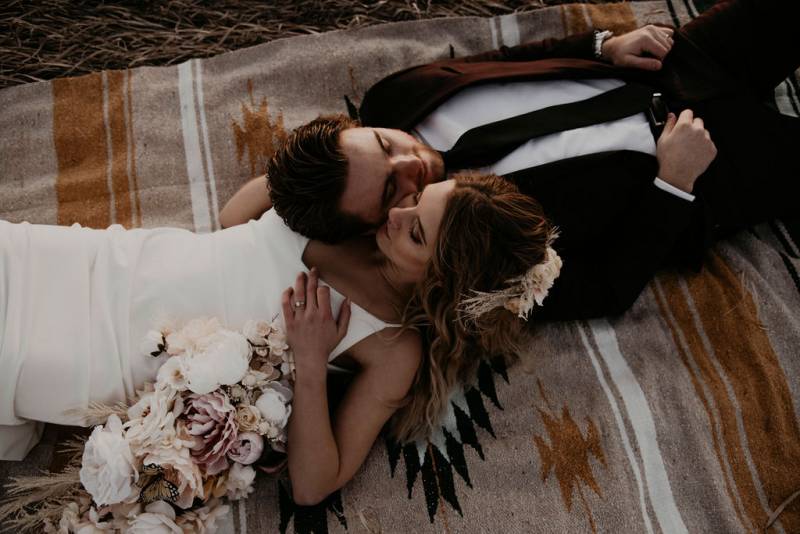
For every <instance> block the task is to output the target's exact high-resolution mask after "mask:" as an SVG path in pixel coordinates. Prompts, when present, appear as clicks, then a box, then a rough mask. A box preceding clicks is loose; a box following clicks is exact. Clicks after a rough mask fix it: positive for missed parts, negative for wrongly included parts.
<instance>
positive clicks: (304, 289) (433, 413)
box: [0, 176, 560, 505]
mask: <svg viewBox="0 0 800 534" xmlns="http://www.w3.org/2000/svg"><path fill="white" fill-rule="evenodd" d="M499 229H502V232H501V231H499ZM552 238H553V232H552V228H551V227H550V225H549V223H548V222H547V220H546V219H545V218H544V216H543V213H542V210H541V208H540V207H539V205H538V204H537V203H536V202H535V201H534V200H532V199H531V198H530V197H528V196H526V195H523V194H521V193H519V192H518V191H517V190H516V188H515V186H513V185H511V184H509V183H508V182H506V181H504V180H502V179H500V178H497V177H495V176H461V177H457V178H455V179H452V180H447V181H444V182H439V183H436V184H432V185H428V186H427V187H426V188H425V189H424V190H423V191H422V192H421V193H418V194H415V195H413V196H409V197H406V198H405V199H403V201H402V202H401V203H400V205H398V206H397V207H395V208H392V209H391V210H390V212H389V217H388V220H387V221H386V223H385V224H384V225H383V226H382V227H381V228H380V229H379V231H378V232H377V234H376V235H375V236H370V237H367V236H365V237H361V238H357V239H354V240H351V241H348V242H345V243H343V244H338V245H330V244H325V243H322V242H318V241H309V240H308V239H306V238H304V237H302V236H301V235H299V234H297V233H294V232H292V231H291V230H290V229H289V228H288V227H287V226H286V225H285V224H284V223H283V221H282V220H281V219H280V217H278V215H276V214H275V212H274V211H272V210H271V211H268V212H266V213H265V214H264V215H263V216H261V218H260V219H258V220H257V221H250V222H249V223H247V224H244V225H240V226H235V227H232V228H228V229H225V230H222V231H219V232H216V233H212V234H203V235H201V234H194V233H192V232H189V231H186V230H181V229H175V228H156V229H133V230H125V229H124V228H122V227H120V226H112V227H110V228H108V229H106V230H93V229H88V228H81V227H79V226H78V225H74V226H72V227H57V226H45V225H32V224H28V223H20V224H12V223H9V222H5V221H0V274H2V279H1V280H2V283H1V284H0V325H2V327H1V328H2V330H0V331H1V332H2V337H1V338H0V425H2V426H0V459H17V460H18V459H22V458H24V456H25V455H26V454H27V452H28V451H29V450H30V449H31V448H32V447H33V446H34V445H35V444H36V442H37V441H38V438H39V433H40V429H41V426H42V422H49V423H55V424H78V423H79V421H77V420H75V418H74V417H71V416H69V415H66V412H67V410H69V409H74V408H82V407H86V406H87V405H88V403H89V402H91V401H102V402H114V401H123V400H125V399H126V398H129V397H130V396H132V395H133V394H134V392H135V390H136V388H137V387H140V386H141V385H142V384H143V383H144V382H146V381H152V380H153V379H154V377H155V374H156V371H157V369H158V367H159V366H160V364H161V363H162V359H161V358H163V357H164V356H161V357H160V358H153V357H152V356H150V355H149V354H145V353H144V352H143V351H142V350H141V348H140V345H141V343H142V341H143V340H144V339H145V336H146V333H147V332H148V331H149V330H152V329H153V328H158V327H159V326H160V325H162V324H164V323H165V322H169V321H178V322H179V321H185V320H188V319H191V318H195V317H202V316H206V317H217V318H219V319H220V321H221V322H222V323H223V324H225V325H226V326H228V327H240V326H241V325H242V324H243V323H244V322H245V321H247V320H248V319H257V320H272V319H274V318H278V317H279V316H281V315H282V319H283V321H284V324H285V326H286V330H287V339H288V342H289V344H290V346H291V347H292V349H293V352H294V355H295V364H296V382H295V385H294V387H295V394H294V400H293V417H292V418H291V419H290V421H289V447H288V469H289V475H290V478H291V480H292V490H293V493H294V498H295V501H296V502H297V503H298V504H301V505H309V504H314V503H317V502H319V501H321V500H322V499H324V498H325V497H326V496H327V495H328V494H330V493H331V492H333V491H335V490H336V489H338V488H340V487H341V486H343V485H344V484H345V483H346V482H347V481H348V480H350V479H351V478H352V477H353V475H354V474H355V472H356V471H357V469H358V468H359V467H360V465H361V464H362V463H363V461H364V459H365V458H366V455H367V453H368V452H369V450H370V448H371V446H372V444H373V442H374V441H375V439H376V437H377V436H378V434H379V432H380V431H381V429H382V428H383V426H384V425H385V423H386V422H387V421H389V420H390V419H391V432H392V433H393V434H394V435H395V436H396V437H397V438H398V439H400V440H407V439H412V438H416V437H420V436H424V435H425V434H426V433H427V432H429V431H430V429H431V428H432V427H433V426H434V425H435V424H436V421H437V419H438V417H439V414H440V413H441V411H442V409H443V407H444V406H445V404H446V402H447V401H448V395H449V392H450V389H451V388H452V387H453V386H454V385H456V383H457V382H458V381H461V380H467V379H468V378H469V377H470V373H471V372H472V371H474V369H475V368H476V366H477V364H478V362H479V358H480V357H481V355H482V354H485V353H486V352H489V353H490V354H504V353H505V354H509V355H511V353H513V352H514V350H515V348H516V342H517V340H518V339H519V338H518V334H519V332H520V330H521V322H520V321H519V320H518V319H517V315H520V316H524V315H525V314H526V313H527V312H528V311H530V308H531V306H532V305H533V299H538V300H539V301H541V298H542V294H541V292H542V291H544V292H545V294H546V289H547V284H546V283H544V284H540V283H538V284H537V283H533V285H531V284H532V282H531V280H533V278H531V273H534V272H535V273H538V274H537V275H536V277H534V278H537V277H538V278H537V279H539V278H541V276H540V275H541V273H542V269H545V270H549V272H550V274H549V275H548V276H550V281H551V282H552V278H553V277H555V276H556V275H557V272H558V268H559V267H560V260H559V259H558V257H557V256H556V255H555V253H554V252H553V251H552V249H551V248H550V247H549V245H550V242H551V240H552ZM297 273H299V274H297ZM526 275H527V277H526ZM509 282H510V284H509ZM537 292H538V293H537ZM343 295H347V296H348V298H345V297H344V296H343ZM337 310H338V313H334V312H336V311H337ZM328 370H337V371H343V372H352V373H354V378H353V379H352V381H351V383H350V385H349V386H348V389H347V391H346V393H345V395H344V397H343V399H342V400H341V402H340V404H339V406H338V407H337V409H336V413H335V414H334V416H333V417H332V418H331V417H330V416H329V412H328V404H327V403H328V400H327V389H326V388H327V385H326V374H327V371H328Z"/></svg>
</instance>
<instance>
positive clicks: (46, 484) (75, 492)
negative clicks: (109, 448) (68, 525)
mask: <svg viewBox="0 0 800 534" xmlns="http://www.w3.org/2000/svg"><path fill="white" fill-rule="evenodd" d="M4 489H5V491H6V494H7V495H8V497H7V498H5V499H4V500H3V501H0V525H3V527H4V528H9V529H15V530H18V531H20V532H41V531H42V530H43V528H44V524H45V522H47V521H49V522H50V523H53V524H57V523H58V520H59V519H60V517H61V514H62V511H63V509H64V506H66V504H67V503H69V502H72V501H75V500H76V499H78V498H79V497H84V498H86V497H89V495H88V494H87V493H86V492H85V491H84V490H83V489H82V487H81V482H80V466H79V465H77V464H76V463H71V464H70V465H68V466H67V467H66V468H65V469H64V470H63V471H62V472H61V473H47V472H43V473H42V474H41V475H32V476H21V477H12V478H11V479H10V481H9V482H7V483H6V484H5V485H4ZM89 498H90V497H89Z"/></svg>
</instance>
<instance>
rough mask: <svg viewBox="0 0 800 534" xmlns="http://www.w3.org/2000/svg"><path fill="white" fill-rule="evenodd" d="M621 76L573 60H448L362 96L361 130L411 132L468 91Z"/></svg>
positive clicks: (410, 72)
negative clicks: (480, 86) (483, 85)
mask: <svg viewBox="0 0 800 534" xmlns="http://www.w3.org/2000/svg"><path fill="white" fill-rule="evenodd" d="M624 72H625V71H623V70H620V69H618V68H616V67H613V66H611V65H608V64H606V63H602V62H599V61H590V60H585V59H571V58H557V59H540V60H537V61H502V62H501V61H487V62H476V63H469V62H465V61H453V60H448V61H446V62H444V61H443V62H438V63H430V64H427V65H421V66H418V67H412V68H410V69H406V70H404V71H400V72H398V73H395V74H393V75H391V76H389V77H387V78H384V79H383V80H381V81H380V82H378V83H376V84H375V85H373V86H372V87H371V88H370V89H369V91H367V93H366V94H365V95H364V100H363V103H362V105H361V109H360V110H359V115H360V119H361V122H362V123H363V124H364V125H365V126H380V127H384V128H398V129H401V130H410V129H412V128H413V127H414V126H415V125H416V124H417V123H418V122H419V121H421V120H422V119H423V118H424V117H426V116H427V115H428V114H429V113H431V112H432V111H433V110H434V109H436V107H438V106H439V105H440V104H441V103H442V102H444V101H445V100H447V99H448V98H449V97H450V96H452V95H453V94H455V93H456V92H458V91H460V90H461V89H464V88H465V87H468V86H471V85H476V84H481V83H491V82H511V81H533V80H556V79H590V78H609V77H623V75H624Z"/></svg>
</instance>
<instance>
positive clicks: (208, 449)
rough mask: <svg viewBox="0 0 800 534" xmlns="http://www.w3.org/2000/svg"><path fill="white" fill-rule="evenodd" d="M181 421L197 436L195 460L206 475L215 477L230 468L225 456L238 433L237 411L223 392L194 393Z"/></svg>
mask: <svg viewBox="0 0 800 534" xmlns="http://www.w3.org/2000/svg"><path fill="white" fill-rule="evenodd" d="M182 419H183V421H184V423H185V425H186V430H187V431H188V433H189V434H190V435H191V436H193V437H194V441H195V443H194V445H193V446H192V457H194V459H195V460H196V461H197V462H198V463H199V464H200V465H201V467H202V468H203V469H204V470H205V474H207V475H216V474H217V473H219V472H220V471H222V470H224V469H226V468H227V467H228V461H227V459H226V457H225V455H226V454H227V453H228V450H230V448H231V446H232V445H233V443H234V441H236V436H237V434H238V431H237V425H236V410H235V408H234V407H233V405H232V404H231V403H230V401H229V400H228V397H227V395H225V393H223V392H221V391H214V392H212V393H208V394H205V395H196V394H192V395H190V396H189V399H188V400H187V401H186V407H185V408H184V411H183V415H182Z"/></svg>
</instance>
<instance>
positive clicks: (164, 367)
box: [156, 356, 189, 391]
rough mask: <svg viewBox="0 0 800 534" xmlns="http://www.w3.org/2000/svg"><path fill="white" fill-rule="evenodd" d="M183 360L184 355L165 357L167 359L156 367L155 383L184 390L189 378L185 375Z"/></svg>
mask: <svg viewBox="0 0 800 534" xmlns="http://www.w3.org/2000/svg"><path fill="white" fill-rule="evenodd" d="M184 360H185V357H184V356H172V357H171V358H167V361H165V362H164V363H163V364H161V367H159V368H158V374H157V375H156V383H157V384H158V385H160V386H168V387H170V388H172V389H175V390H177V391H186V389H187V388H188V386H189V378H188V377H187V376H186V365H185V363H184Z"/></svg>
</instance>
